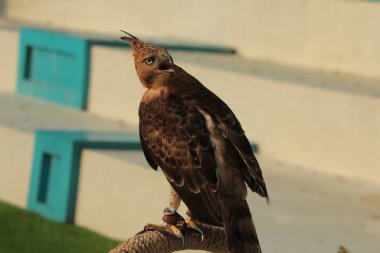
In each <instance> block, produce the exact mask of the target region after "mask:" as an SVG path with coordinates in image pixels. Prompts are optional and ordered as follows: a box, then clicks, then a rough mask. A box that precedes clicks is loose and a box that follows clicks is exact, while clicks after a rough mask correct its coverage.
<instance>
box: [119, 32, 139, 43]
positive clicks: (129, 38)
mask: <svg viewBox="0 0 380 253" xmlns="http://www.w3.org/2000/svg"><path fill="white" fill-rule="evenodd" d="M120 32H123V33H125V34H127V35H128V36H129V37H127V36H122V37H120V39H122V40H126V41H128V42H130V43H134V42H136V41H140V39H139V38H137V37H136V36H133V35H132V34H130V33H129V32H126V31H123V30H120Z"/></svg>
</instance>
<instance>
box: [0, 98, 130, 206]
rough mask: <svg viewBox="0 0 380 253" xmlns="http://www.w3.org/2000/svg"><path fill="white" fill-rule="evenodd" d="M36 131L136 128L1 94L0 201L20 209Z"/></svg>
mask: <svg viewBox="0 0 380 253" xmlns="http://www.w3.org/2000/svg"><path fill="white" fill-rule="evenodd" d="M38 129H39V130H42V129H50V130H76V131H78V130H87V131H90V130H91V131H95V130H97V131H119V132H120V131H127V130H130V131H136V126H132V125H127V124H125V123H122V122H117V121H115V120H111V119H105V118H103V117H99V116H94V115H89V114H87V113H85V112H82V111H77V110H73V109H69V108H66V107H62V106H58V105H55V104H51V103H48V102H44V101H40V100H36V99H33V98H29V97H24V96H18V95H10V94H7V93H1V92H0V139H1V143H0V153H1V154H2V156H1V160H0V198H1V199H2V200H5V201H7V202H10V203H12V204H15V205H17V206H20V207H26V204H27V197H28V193H29V183H30V176H31V167H32V161H33V153H34V147H35V132H36V130H38ZM52 145H54V144H52Z"/></svg>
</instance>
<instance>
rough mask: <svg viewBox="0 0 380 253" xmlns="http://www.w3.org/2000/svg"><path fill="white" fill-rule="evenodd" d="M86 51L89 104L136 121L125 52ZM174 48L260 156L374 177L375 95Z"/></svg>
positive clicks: (378, 135)
mask: <svg viewBox="0 0 380 253" xmlns="http://www.w3.org/2000/svg"><path fill="white" fill-rule="evenodd" d="M92 53H93V65H92V68H93V69H92V70H93V71H92V72H91V90H90V93H89V111H90V112H92V113H95V114H101V115H103V116H112V117H116V118H117V119H119V120H121V121H125V122H129V123H131V124H137V123H138V115H137V110H138V105H139V100H140V97H141V95H142V92H143V89H142V88H141V84H140V82H139V81H138V79H137V76H136V74H135V73H134V72H135V71H134V66H133V61H132V56H131V52H130V51H129V50H125V49H109V48H105V47H94V48H93V51H92ZM173 55H174V59H175V62H176V63H177V64H178V65H180V66H182V67H184V68H185V69H186V70H187V71H189V72H190V73H191V74H193V75H194V76H195V77H197V78H198V79H199V80H200V81H202V82H203V83H204V84H205V85H206V86H207V87H209V88H210V89H211V90H213V91H214V92H215V93H216V94H218V95H219V96H220V97H221V98H222V99H223V100H225V101H226V102H227V103H228V104H229V105H230V107H231V108H232V109H233V111H234V112H235V113H236V114H237V116H238V118H239V119H240V121H241V122H242V125H243V127H244V128H245V130H246V132H247V135H248V136H249V137H250V138H251V139H252V140H254V141H256V142H258V143H259V145H260V152H262V153H263V154H264V155H267V156H271V157H273V158H275V159H278V160H282V161H287V162H290V163H295V164H300V165H303V166H304V167H314V168H318V169H319V170H321V171H325V172H328V173H335V174H339V175H342V176H345V177H360V178H365V179H367V180H371V181H375V182H377V183H380V180H379V178H380V171H379V169H378V168H379V167H378V164H377V157H378V156H379V154H380V153H379V150H380V132H379V129H380V100H379V99H378V98H376V97H371V96H365V95H356V94H352V93H349V92H342V91H341V92H338V91H334V90H332V89H321V88H316V87H311V86H307V85H302V80H301V81H298V82H299V83H298V84H297V83H296V82H295V83H289V82H288V81H283V80H281V79H271V78H262V77H260V76H259V75H255V74H254V73H252V74H247V73H240V72H238V71H234V70H230V71H226V70H224V69H222V68H214V67H212V66H210V65H208V66H206V65H205V64H202V61H205V60H207V55H206V56H205V55H203V56H200V57H198V58H197V57H195V58H194V60H193V61H192V60H189V58H190V54H188V53H174V54H173ZM105 58H108V59H112V60H113V62H114V64H112V65H111V64H109V62H108V61H104V60H102V59H105ZM105 87H106V88H105ZM99 101H101V102H99Z"/></svg>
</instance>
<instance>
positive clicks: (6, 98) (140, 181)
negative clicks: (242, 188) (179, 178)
mask: <svg viewBox="0 0 380 253" xmlns="http://www.w3.org/2000/svg"><path fill="white" fill-rule="evenodd" d="M379 24H380V1H369V0H368V1H367V0H276V1H274V0H224V1H220V0H207V1H195V0H191V1H174V0H163V1H152V0H146V1H132V0H111V1H101V0H92V1H89V0H49V1H48V0H34V1H28V0H0V252H21V251H22V252H54V251H55V250H57V251H58V250H59V251H60V252H105V251H106V250H107V249H110V248H112V247H115V246H116V245H117V243H118V241H119V240H123V239H127V238H128V237H130V236H133V235H134V234H135V233H136V232H138V231H140V230H141V229H142V228H143V226H144V224H145V223H147V222H151V223H154V222H155V223H160V222H161V221H160V219H161V214H162V210H163V208H165V207H166V206H167V204H168V199H169V186H168V183H167V182H166V180H165V179H164V176H163V174H162V173H161V172H155V171H153V170H151V169H150V168H149V167H148V165H147V163H146V162H145V159H144V157H143V154H142V152H141V149H140V146H139V140H138V132H137V129H138V128H137V125H138V115H137V110H138V105H139V101H140V98H141V96H142V93H143V91H144V89H143V88H142V85H141V84H140V82H139V80H138V78H137V76H136V73H135V70H134V64H133V57H132V53H131V50H130V48H129V45H127V44H126V43H124V42H122V41H120V40H119V37H120V36H122V33H121V32H119V30H120V29H122V30H126V31H128V32H130V33H132V34H134V35H135V36H137V37H139V38H141V39H143V40H145V41H147V42H150V43H154V44H157V45H162V46H165V47H167V48H168V50H169V52H170V53H171V54H172V56H173V58H174V62H175V63H176V64H177V65H179V66H181V67H183V68H184V69H185V70H187V71H188V72H189V73H191V74H192V75H193V76H195V77H196V78H197V79H199V80H200V81H201V82H202V83H203V84H204V85H206V86H207V87H208V88H209V89H211V90H212V91H213V92H215V93H216V94H218V95H219V96H220V97H221V98H222V99H223V100H224V101H225V102H226V103H227V104H228V105H229V106H230V107H231V108H232V110H233V111H234V112H235V114H236V115H237V116H238V118H239V119H240V121H241V123H242V125H243V127H244V129H245V130H246V133H247V136H248V137H249V139H250V140H251V142H252V146H253V147H254V148H255V150H256V155H257V157H258V159H259V161H260V163H261V167H262V169H263V172H264V177H265V179H266V182H267V185H268V189H269V194H270V196H271V199H272V204H271V205H269V206H268V205H266V203H265V200H263V199H260V198H259V197H257V196H256V195H255V194H251V193H250V194H249V196H248V201H249V205H250V207H251V211H252V213H253V217H254V221H255V224H256V228H257V231H258V235H259V238H260V242H261V245H262V249H263V252H265V253H271V252H272V253H275V252H310V253H314V252H315V253H316V252H319V253H320V252H324V253H325V252H326V253H327V252H329V253H330V252H337V251H338V248H339V247H341V246H343V247H344V248H346V249H347V250H348V251H349V252H350V253H351V252H353V253H355V252H357V253H359V252H360V253H376V252H380V167H379V163H378V160H379V158H380V72H379V70H380V47H379V45H380V29H379V27H380V26H379ZM181 211H182V212H185V211H186V207H185V206H184V205H182V207H181Z"/></svg>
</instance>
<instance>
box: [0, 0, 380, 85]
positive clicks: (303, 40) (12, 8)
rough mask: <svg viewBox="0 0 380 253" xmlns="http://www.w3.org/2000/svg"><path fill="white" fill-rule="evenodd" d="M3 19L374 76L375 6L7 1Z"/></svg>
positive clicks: (379, 56)
mask: <svg viewBox="0 0 380 253" xmlns="http://www.w3.org/2000/svg"><path fill="white" fill-rule="evenodd" d="M6 6H7V9H6V13H5V14H6V16H7V17H9V18H12V19H22V20H29V21H33V22H36V23H38V24H41V25H46V26H49V27H51V26H52V27H61V28H69V29H75V30H90V31H97V32H102V33H109V34H112V35H113V36H115V37H118V36H119V32H118V31H119V29H125V30H127V31H130V32H131V33H134V34H136V35H145V36H151V37H154V38H156V39H157V38H166V39H170V38H173V37H175V38H180V39H183V40H186V41H188V42H189V41H198V42H207V43H214V44H218V45H228V46H233V47H236V48H237V49H238V50H239V53H240V54H242V55H243V56H245V57H250V58H260V59H267V60H271V61H275V62H282V63H286V64H294V65H300V66H308V67H311V68H316V69H327V70H334V71H343V72H354V73H358V74H362V75H368V76H377V77H379V76H380V74H379V71H378V70H379V69H380V47H379V46H378V45H379V44H380V33H379V32H378V24H379V23H380V4H379V3H375V2H370V1H344V0H324V1H322V0H240V1H228V0H225V1H219V0H209V1H202V2H200V1H196V0H192V1H181V2H178V1H175V0H164V1H159V2H157V1H153V0H147V1H132V0H129V1H125V0H113V1H102V0H91V1H90V0H70V1H68V0H49V1H47V0H34V1H29V0H17V1H13V0H8V1H7V4H6Z"/></svg>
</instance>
